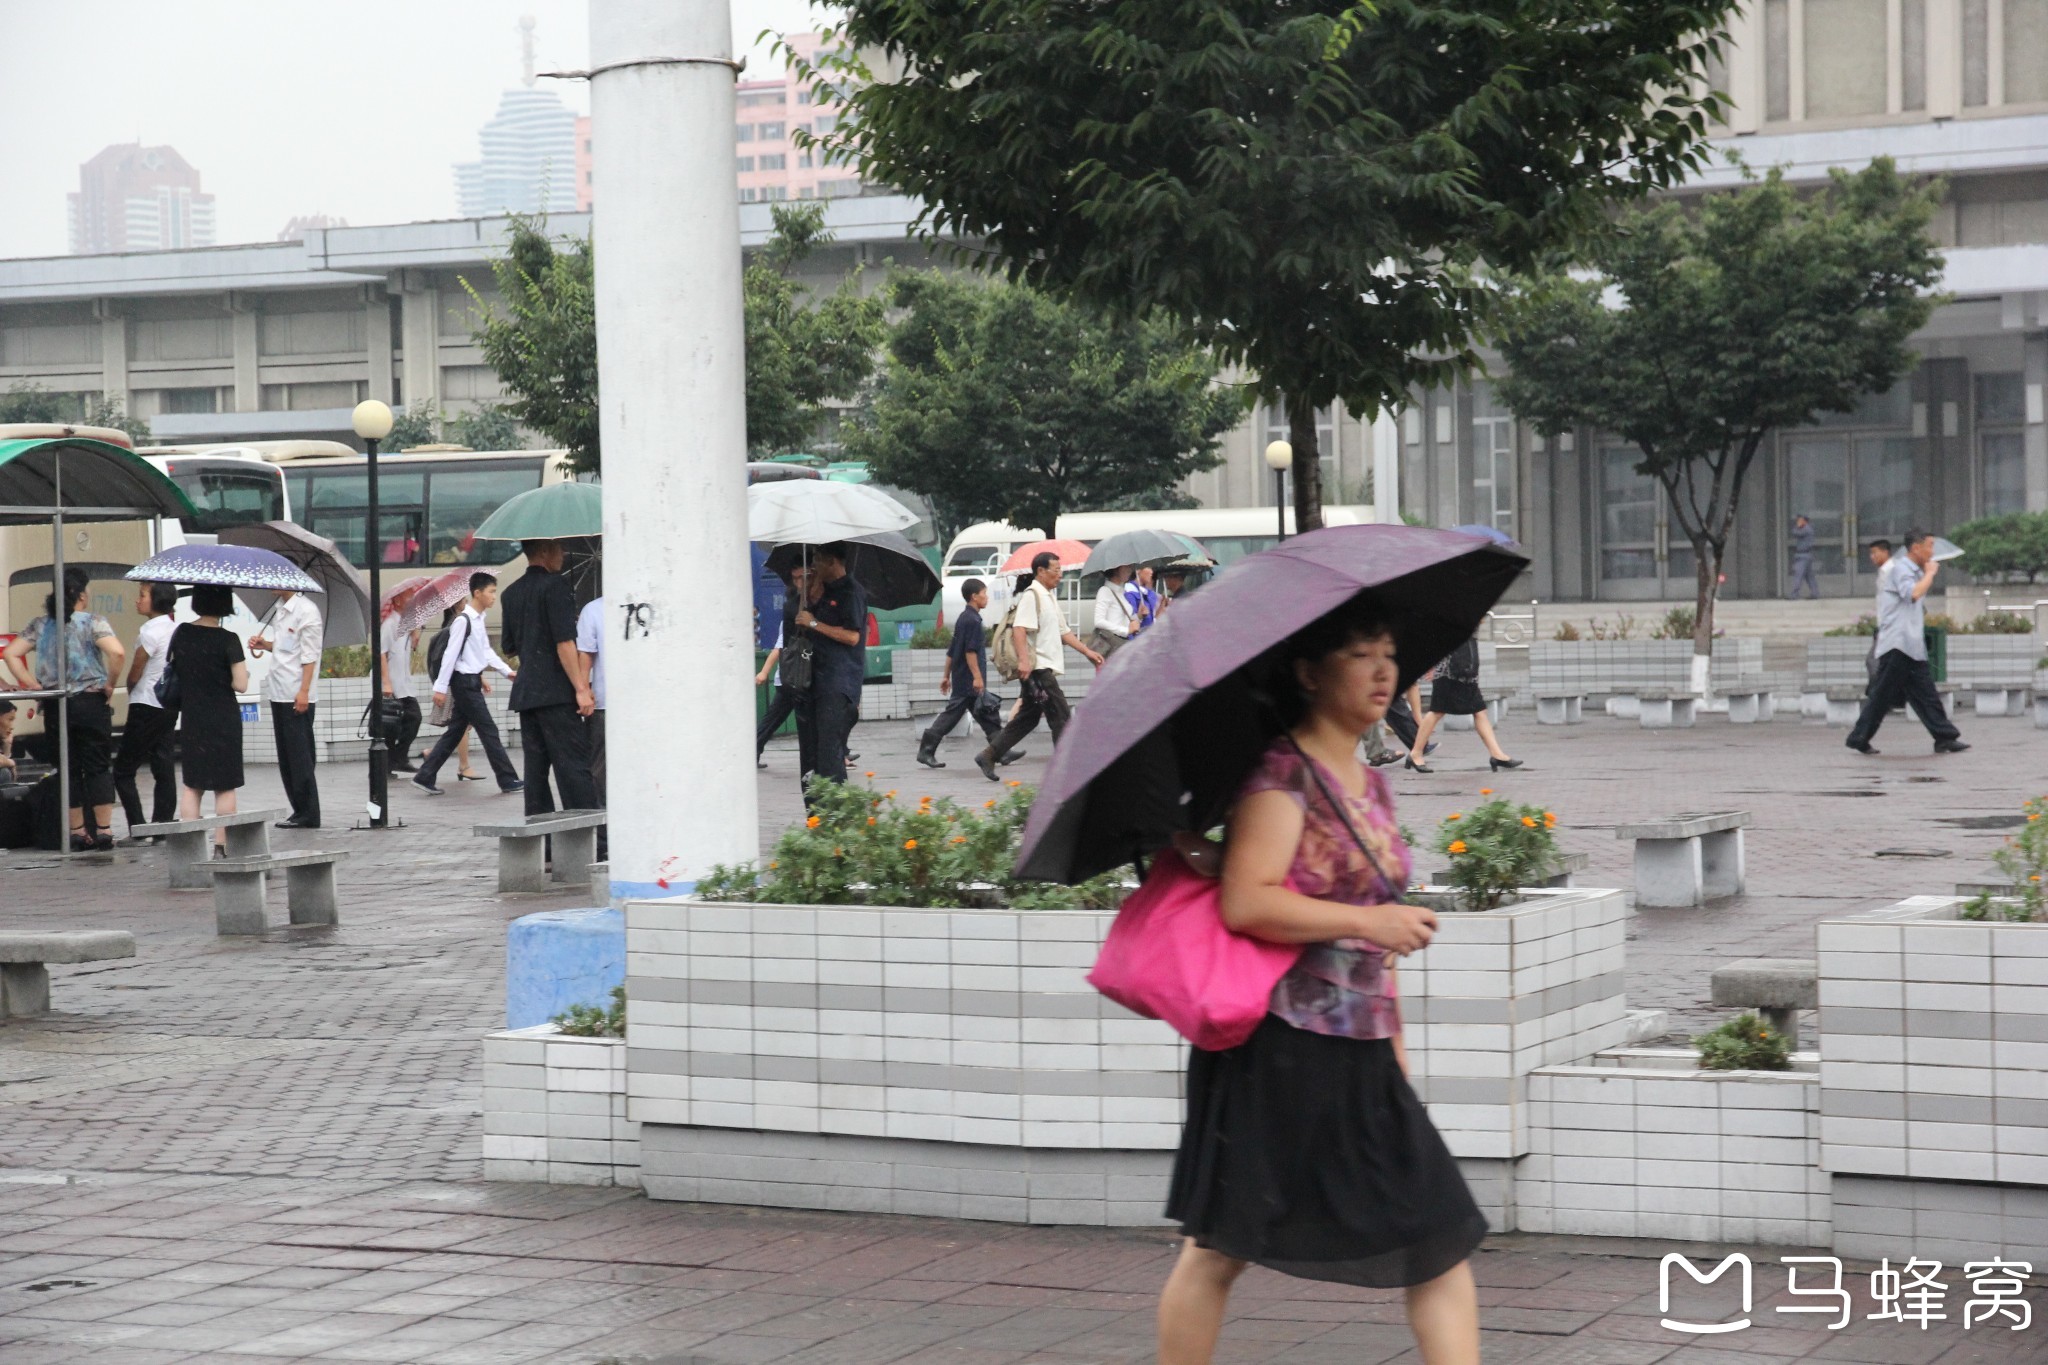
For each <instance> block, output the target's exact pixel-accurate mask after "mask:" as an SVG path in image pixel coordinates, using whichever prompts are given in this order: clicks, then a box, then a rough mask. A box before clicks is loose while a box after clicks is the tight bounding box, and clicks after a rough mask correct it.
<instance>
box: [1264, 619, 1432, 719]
mask: <svg viewBox="0 0 2048 1365" xmlns="http://www.w3.org/2000/svg"><path fill="white" fill-rule="evenodd" d="M1382 635H1385V636H1388V637H1390V638H1392V639H1393V640H1394V644H1395V648H1396V649H1398V648H1399V647H1400V637H1399V636H1398V635H1396V634H1395V632H1394V628H1393V626H1392V624H1390V623H1389V622H1388V620H1387V617H1386V613H1385V612H1384V611H1382V610H1381V608H1380V605H1379V603H1377V602H1375V601H1373V600H1372V599H1370V598H1367V597H1354V598H1352V599H1351V600H1350V601H1349V602H1346V603H1345V604H1344V605H1343V606H1341V607H1339V608H1337V610H1335V611H1333V612H1330V613H1329V614H1328V615H1326V616H1321V617H1318V618H1317V619H1315V620H1314V621H1311V622H1310V623H1309V624H1307V625H1306V626H1303V627H1302V628H1301V629H1300V630H1297V631H1296V632H1294V634H1292V635H1290V636H1288V637H1287V638H1286V639H1285V640H1283V641H1281V642H1280V644H1279V645H1277V646H1276V647H1275V648H1274V649H1273V650H1271V651H1270V652H1269V653H1268V655H1267V660H1268V665H1267V668H1266V670H1265V673H1266V679H1265V685H1264V687H1263V689H1262V691H1263V693H1264V695H1263V696H1262V697H1261V700H1262V701H1263V702H1264V703H1265V704H1266V706H1267V707H1268V708H1269V709H1270V710H1271V712H1272V713H1273V716H1274V718H1275V719H1276V720H1277V721H1278V722H1279V725H1280V728H1281V729H1283V730H1291V729H1293V728H1294V727H1295V726H1296V725H1298V724H1300V723H1301V718H1302V717H1303V716H1305V715H1307V714H1308V695H1307V694H1306V693H1305V692H1303V691H1302V688H1301V680H1300V679H1298V678H1296V677H1295V675H1294V665H1295V664H1297V663H1301V662H1304V661H1305V662H1308V663H1316V662H1320V661H1321V660H1323V659H1327V658H1329V657H1330V656H1331V655H1332V654H1335V653H1336V652H1337V651H1338V650H1340V649H1343V648H1345V647H1346V646H1348V645H1352V644H1356V643H1357V642H1358V641H1360V640H1372V639H1376V638H1378V637H1379V636H1382Z"/></svg>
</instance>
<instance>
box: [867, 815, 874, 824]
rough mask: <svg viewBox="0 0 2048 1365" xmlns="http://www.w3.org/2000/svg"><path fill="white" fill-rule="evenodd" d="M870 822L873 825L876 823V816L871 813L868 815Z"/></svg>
mask: <svg viewBox="0 0 2048 1365" xmlns="http://www.w3.org/2000/svg"><path fill="white" fill-rule="evenodd" d="M868 823H869V824H871V825H872V824H873V823H875V817H874V816H872V815H870V816H869V817H868Z"/></svg>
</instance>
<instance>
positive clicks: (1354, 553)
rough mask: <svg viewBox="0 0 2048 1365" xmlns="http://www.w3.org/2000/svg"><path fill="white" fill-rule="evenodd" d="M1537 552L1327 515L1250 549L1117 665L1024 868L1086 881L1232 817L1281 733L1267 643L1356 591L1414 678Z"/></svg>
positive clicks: (1070, 742)
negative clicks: (1272, 544)
mask: <svg viewBox="0 0 2048 1365" xmlns="http://www.w3.org/2000/svg"><path fill="white" fill-rule="evenodd" d="M1528 563H1529V561H1528V558H1527V557H1526V556H1524V555H1521V554H1518V553H1516V552H1514V551H1512V550H1507V549H1503V548H1501V547H1499V546H1495V545H1489V544H1484V543H1482V542H1479V541H1476V540H1474V538H1473V537H1471V536H1464V535H1458V534H1456V533H1455V532H1451V531H1437V530H1431V529H1429V528H1426V527H1420V526H1333V527H1328V528H1325V529H1323V530H1319V531H1308V532H1304V533H1303V534H1301V535H1298V536H1295V537H1294V538H1293V539H1291V540H1288V541H1286V542H1285V543H1283V544H1281V545H1279V546H1278V547H1276V548H1274V549H1271V550H1265V551H1262V552H1261V553H1259V554H1255V555H1251V556H1249V557H1248V558H1246V559H1244V560H1242V561H1240V562H1239V563H1238V564H1236V565H1235V566H1234V567H1232V569H1231V570H1230V572H1229V573H1227V574H1224V575H1222V576H1221V577H1219V578H1218V579H1216V581H1215V582H1213V583H1211V584H1209V585H1208V586H1207V587H1205V588H1203V589H1202V591H1201V592H1200V593H1197V594H1195V595H1193V596H1191V597H1185V598H1179V599H1176V600H1175V602H1174V605H1173V609H1172V610H1171V611H1168V612H1165V613H1163V614H1161V616H1160V618H1159V624H1158V625H1156V626H1154V627H1153V628H1152V629H1151V630H1148V631H1146V632H1145V634H1144V636H1143V637H1142V638H1141V639H1140V640H1139V641H1138V642H1136V643H1135V644H1133V645H1131V646H1130V647H1128V648H1125V649H1120V650H1118V651H1117V652H1116V653H1115V654H1113V655H1111V656H1110V660H1109V663H1108V664H1107V665H1106V666H1105V667H1104V668H1103V670H1102V672H1101V673H1099V674H1098V675H1097V676H1096V680H1095V682H1094V684H1093V685H1092V686H1091V687H1090V688H1089V689H1088V697H1087V700H1086V701H1084V702H1083V703H1082V704H1081V706H1080V707H1079V708H1078V709H1077V710H1076V711H1075V713H1074V720H1073V723H1072V724H1070V725H1069V726H1068V727H1067V732H1066V733H1065V734H1064V735H1062V736H1061V737H1060V742H1059V745H1058V747H1056V748H1055V749H1054V750H1053V756H1052V763H1051V765H1050V766H1049V767H1048V768H1047V770H1046V774H1045V782H1044V784H1043V785H1042V786H1041V787H1040V788H1039V792H1038V800H1037V802H1036V803H1035V804H1034V805H1033V806H1032V808H1031V817H1030V819H1029V821H1027V823H1026V824H1025V827H1024V840H1023V845H1022V847H1021V848H1020V850H1019V852H1018V857H1017V875H1018V876H1019V877H1022V878H1027V879H1030V880H1035V881H1055V882H1078V881H1082V880H1085V879H1086V878H1089V877H1092V876H1094V875H1096V874H1097V873H1100V872H1104V871H1107V870H1108V869H1110V868H1112V867H1117V866H1119V865H1121V864H1123V863H1127V862H1130V861H1132V859H1133V858H1136V857H1140V856H1143V855H1145V854H1147V853H1150V852H1151V851H1152V850H1153V849H1155V848H1158V847H1159V846H1160V845H1161V844H1164V843H1165V842H1166V841H1167V840H1168V839H1170V838H1171V837H1172V836H1173V835H1174V834H1175V833H1176V832H1178V831H1180V830H1184V829H1195V830H1200V829H1207V828H1209V827H1211V826H1212V825H1214V824H1215V823H1216V822H1217V821H1218V820H1220V819H1221V818H1222V817H1223V814H1224V812H1225V810H1226V809H1228V807H1229V804H1230V801H1231V798H1232V797H1234V796H1235V795H1236V794H1237V789H1238V787H1239V786H1240V785H1241V784H1242V783H1243V782H1244V779H1245V775H1246V774H1247V773H1249V772H1250V771H1251V769H1252V766H1253V764H1255V763H1257V762H1258V759H1259V755H1260V754H1262V753H1264V752H1265V749H1266V746H1267V745H1268V744H1270V743H1271V742H1272V740H1273V737H1274V735H1275V734H1276V733H1277V730H1276V728H1275V724H1274V722H1273V720H1272V719H1271V718H1270V714H1269V711H1268V708H1267V707H1266V706H1265V705H1263V703H1262V695H1263V681H1264V677H1265V675H1266V672H1267V670H1268V669H1269V668H1270V667H1271V651H1272V650H1273V648H1274V647H1275V646H1276V645H1279V644H1281V643H1283V642H1284V641H1285V640H1286V639H1287V638H1288V637H1289V636H1291V635H1293V634H1294V633H1295V632H1296V631H1298V630H1301V629H1302V628H1303V627H1305V626H1307V625H1309V624H1311V623H1313V622H1315V621H1317V620H1320V619H1321V618H1322V617H1324V616H1327V615H1329V614H1330V613H1331V612H1333V611H1336V610H1337V609H1338V608H1340V607H1342V606H1344V605H1346V604H1347V603H1349V602H1350V601H1351V600H1352V599H1353V598H1357V597H1369V598H1371V599H1373V600H1374V601H1375V602H1376V603H1377V604H1378V605H1379V607H1380V608H1381V610H1382V611H1384V612H1385V614H1386V616H1387V618H1388V620H1389V621H1390V623H1391V624H1392V625H1393V628H1394V637H1395V640H1396V642H1397V643H1398V645H1399V657H1400V664H1401V681H1400V686H1401V687H1403V688H1405V687H1407V685H1408V684H1409V683H1411V682H1413V681H1414V680H1415V679H1417V678H1419V677H1421V676H1422V674H1423V673H1425V672H1427V671H1428V670H1429V669H1430V668H1432V667H1434V666H1435V665H1436V664H1437V663H1439V662H1441V661H1442V660H1443V658H1444V657H1445V656H1446V655H1448V654H1449V653H1450V652H1451V651H1452V650H1453V649H1455V648H1457V647H1458V646H1459V645H1461V644H1463V643H1464V642H1465V641H1466V640H1469V639H1471V638H1472V634H1473V632H1474V631H1475V630H1477V629H1478V627H1479V623H1480V621H1481V620H1483V619H1484V618H1485V616H1486V612H1487V609H1488V608H1490V607H1491V606H1493V604H1494V603H1495V602H1497V601H1499V600H1500V595H1501V594H1502V593H1503V592H1506V591H1507V589H1508V585H1509V584H1510V583H1512V582H1513V581H1514V578H1515V575H1517V574H1519V573H1520V572H1521V571H1522V570H1523V569H1524V568H1525V567H1527V565H1528Z"/></svg>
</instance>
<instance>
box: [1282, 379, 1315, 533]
mask: <svg viewBox="0 0 2048 1365" xmlns="http://www.w3.org/2000/svg"><path fill="white" fill-rule="evenodd" d="M1287 443H1288V444H1289V445H1291V446H1293V447H1294V465H1293V469H1292V473H1293V475H1294V529H1295V532H1296V533H1297V534H1299V533H1300V532H1302V531H1313V530H1316V529H1317V528H1319V527H1320V526H1322V524H1323V462H1322V458H1321V452H1319V451H1318V450H1317V449H1316V409H1315V405H1314V404H1312V403H1310V402H1309V401H1308V400H1307V399H1304V398H1289V399H1288V400H1287Z"/></svg>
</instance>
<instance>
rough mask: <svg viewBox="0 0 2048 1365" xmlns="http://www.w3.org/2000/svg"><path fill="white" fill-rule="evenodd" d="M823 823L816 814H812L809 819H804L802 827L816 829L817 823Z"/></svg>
mask: <svg viewBox="0 0 2048 1365" xmlns="http://www.w3.org/2000/svg"><path fill="white" fill-rule="evenodd" d="M824 823H825V822H824V821H823V820H820V819H819V818H818V817H817V816H815V815H813V816H811V817H810V818H809V819H807V820H805V821H804V827H805V828H806V829H816V828H817V827H818V826H819V825H822V824H824Z"/></svg>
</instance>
